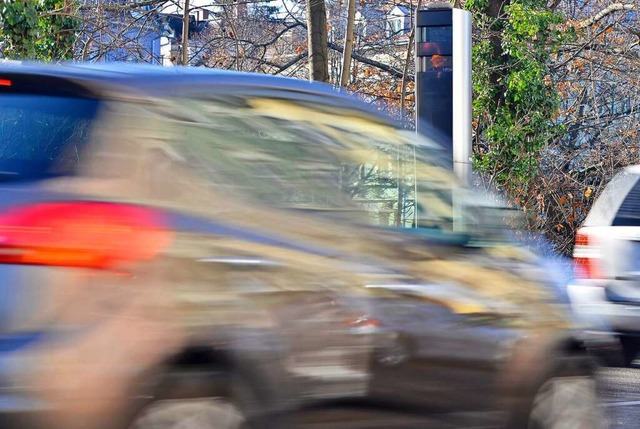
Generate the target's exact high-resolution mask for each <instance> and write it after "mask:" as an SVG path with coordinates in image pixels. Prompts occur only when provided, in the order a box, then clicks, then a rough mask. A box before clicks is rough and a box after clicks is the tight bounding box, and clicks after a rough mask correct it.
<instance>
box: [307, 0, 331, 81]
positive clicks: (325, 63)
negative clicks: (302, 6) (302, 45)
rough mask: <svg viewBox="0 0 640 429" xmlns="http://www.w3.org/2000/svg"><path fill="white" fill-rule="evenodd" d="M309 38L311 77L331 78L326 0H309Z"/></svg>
mask: <svg viewBox="0 0 640 429" xmlns="http://www.w3.org/2000/svg"><path fill="white" fill-rule="evenodd" d="M307 32H308V33H307V39H308V42H307V43H308V47H309V78H310V79H311V80H317V81H320V82H327V81H328V80H329V52H328V47H327V12H326V7H325V4H324V0H307Z"/></svg>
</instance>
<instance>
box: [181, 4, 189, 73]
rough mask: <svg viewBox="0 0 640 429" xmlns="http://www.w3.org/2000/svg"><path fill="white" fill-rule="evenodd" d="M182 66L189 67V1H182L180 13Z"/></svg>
mask: <svg viewBox="0 0 640 429" xmlns="http://www.w3.org/2000/svg"><path fill="white" fill-rule="evenodd" d="M182 65H183V66H186V65H189V0H184V10H183V11H182Z"/></svg>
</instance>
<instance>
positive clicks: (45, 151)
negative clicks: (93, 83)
mask: <svg viewBox="0 0 640 429" xmlns="http://www.w3.org/2000/svg"><path fill="white" fill-rule="evenodd" d="M97 108H98V101H97V100H93V99H85V98H74V97H59V96H49V95H42V94H33V93H30V94H20V93H4V94H0V180H2V181H5V182H6V181H14V180H31V179H41V178H46V177H50V176H55V175H61V174H68V173H70V172H71V171H72V170H73V169H74V168H75V166H76V165H77V163H78V160H79V158H80V154H81V152H82V148H83V147H84V146H85V144H86V142H87V140H88V136H89V129H90V125H91V123H92V120H93V118H94V117H95V115H96V112H97Z"/></svg>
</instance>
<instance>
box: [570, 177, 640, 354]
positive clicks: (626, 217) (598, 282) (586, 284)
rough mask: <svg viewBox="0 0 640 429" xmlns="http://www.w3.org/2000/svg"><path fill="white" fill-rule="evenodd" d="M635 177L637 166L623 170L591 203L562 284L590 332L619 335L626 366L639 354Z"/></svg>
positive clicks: (639, 232)
mask: <svg viewBox="0 0 640 429" xmlns="http://www.w3.org/2000/svg"><path fill="white" fill-rule="evenodd" d="M638 179H640V166H637V165H636V166H631V167H627V168H625V169H623V170H622V171H620V172H619V173H618V174H616V176H614V178H613V179H612V180H611V181H610V182H609V183H608V184H607V186H606V187H605V189H604V190H603V191H602V193H601V194H600V195H599V196H598V198H597V199H596V201H595V202H594V203H593V206H592V208H591V210H590V212H589V214H588V216H587V218H586V219H585V222H584V224H583V227H582V228H580V230H579V231H578V232H577V234H576V241H575V247H574V252H573V256H574V261H575V266H576V272H575V280H574V281H573V282H572V284H570V285H569V287H568V292H569V296H570V299H571V302H572V305H573V308H574V309H575V311H576V313H577V314H578V315H580V316H581V317H582V319H583V321H584V323H585V325H586V327H587V328H588V329H590V330H591V332H592V333H593V336H600V337H606V336H608V335H609V334H613V335H614V336H615V338H617V339H619V341H620V346H621V349H622V353H623V358H624V361H623V362H624V364H626V365H631V364H633V365H636V364H637V363H638V362H637V358H638V353H640V341H639V339H640V313H639V311H640V182H639V181H638ZM634 361H636V362H635V363H634Z"/></svg>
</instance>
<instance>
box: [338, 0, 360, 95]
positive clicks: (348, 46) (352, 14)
mask: <svg viewBox="0 0 640 429" xmlns="http://www.w3.org/2000/svg"><path fill="white" fill-rule="evenodd" d="M355 20H356V0H349V6H348V9H347V34H346V35H345V38H344V55H343V56H342V73H340V86H341V87H345V86H347V84H348V83H349V75H350V73H349V71H350V70H351V51H352V50H353V27H354V26H355V25H354V24H355Z"/></svg>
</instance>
